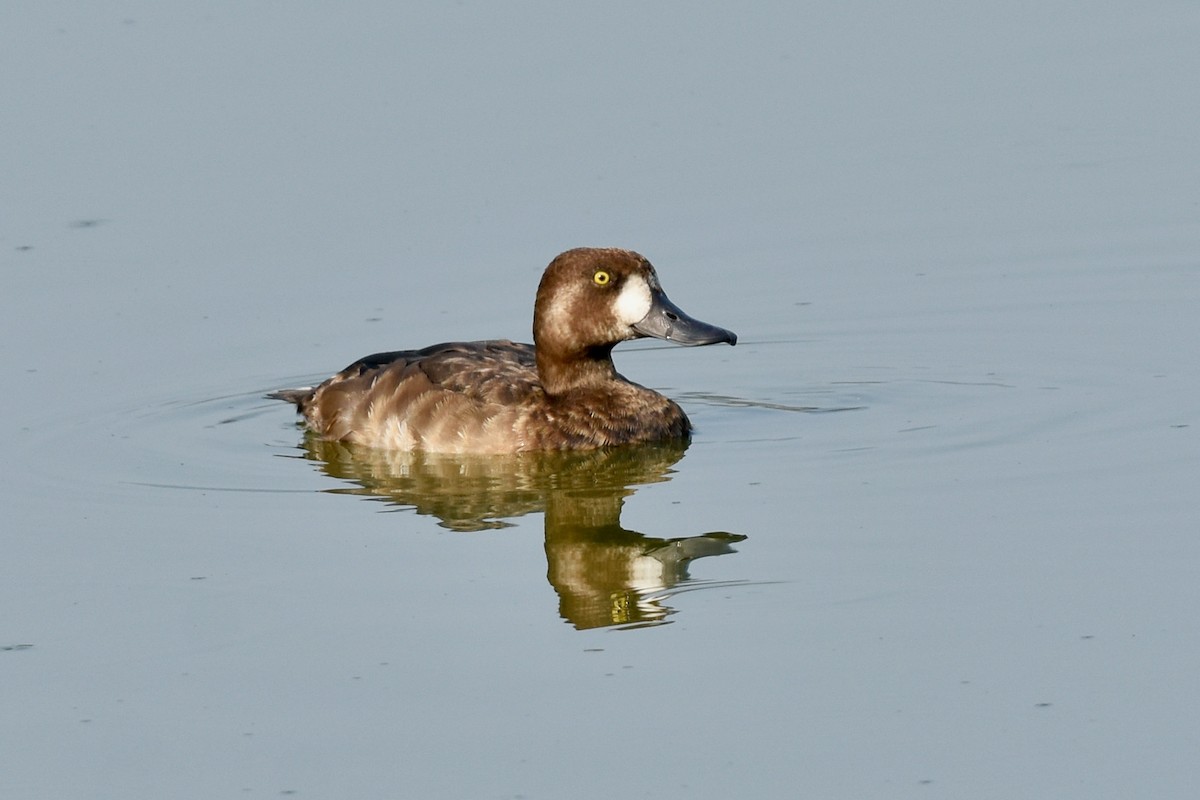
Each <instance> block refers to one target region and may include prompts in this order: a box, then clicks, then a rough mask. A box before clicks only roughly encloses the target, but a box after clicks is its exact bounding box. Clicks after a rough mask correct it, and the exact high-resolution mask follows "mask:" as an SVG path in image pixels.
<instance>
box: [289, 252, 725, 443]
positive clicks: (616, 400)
mask: <svg viewBox="0 0 1200 800" xmlns="http://www.w3.org/2000/svg"><path fill="white" fill-rule="evenodd" d="M642 336H654V337H656V338H660V339H665V340H667V341H674V342H678V343H680V344H692V345H696V344H713V343H716V342H728V343H729V344H734V343H736V341H737V337H736V336H735V335H734V334H733V333H731V332H729V331H727V330H724V329H723V328H718V327H716V326H713V325H708V324H706V323H703V322H699V321H698V320H694V319H692V318H691V317H689V316H687V315H686V314H684V313H683V312H682V311H681V310H680V309H679V308H678V307H676V306H675V305H674V304H672V303H671V301H670V300H668V299H667V297H666V295H665V294H664V293H663V291H662V287H661V286H660V285H659V282H658V276H657V275H656V274H655V272H654V268H653V267H652V266H651V265H650V262H649V261H647V260H646V259H645V258H643V257H642V256H640V255H638V254H637V253H634V252H631V251H628V250H618V249H596V248H580V249H577V250H568V251H567V252H565V253H563V254H562V255H560V256H558V257H557V258H555V259H554V261H552V262H550V265H549V266H548V267H547V268H546V271H545V273H544V274H543V276H542V281H541V284H540V285H539V287H538V292H537V300H536V302H535V305H534V320H533V340H534V344H532V345H529V344H517V343H514V342H509V341H498V340H497V341H484V342H451V343H447V344H439V345H434V346H432V347H427V348H425V349H423V350H402V351H395V352H389V353H377V354H375V355H371V356H367V357H366V358H363V359H360V360H359V361H356V362H354V363H353V364H351V365H350V366H348V367H347V368H346V369H344V370H342V371H341V372H339V373H338V374H337V375H334V376H333V377H332V378H330V379H329V380H327V381H325V382H324V383H322V384H321V385H319V386H317V387H316V388H314V389H285V390H282V391H279V392H276V393H274V394H272V395H271V396H272V397H276V398H278V399H281V400H287V401H289V402H292V403H295V404H296V407H297V410H298V411H299V412H300V413H301V414H303V415H304V417H305V420H306V421H307V423H308V426H309V427H310V428H312V429H313V430H314V431H315V432H317V433H318V434H320V435H321V436H323V437H324V438H327V439H331V440H337V441H345V442H352V443H357V444H363V445H367V446H371V447H382V448H392V449H400V450H424V451H429V452H443V453H511V452H520V451H525V450H568V449H590V448H596V447H606V446H610V445H621V444H632V443H638V442H654V441H666V440H673V439H682V438H685V437H687V435H688V433H689V432H690V431H691V423H690V422H689V421H688V418H687V415H685V414H684V413H683V409H681V408H680V407H679V406H678V405H677V404H676V403H674V402H673V401H671V400H669V399H667V398H666V397H663V396H662V395H660V394H658V393H657V392H654V391H652V390H650V389H647V388H645V387H643V386H639V385H638V384H636V383H633V382H631V381H628V380H626V379H625V378H624V377H622V376H621V375H619V374H618V373H617V371H616V368H615V367H614V366H613V362H612V349H613V347H614V346H615V345H617V344H618V343H619V342H622V341H626V340H628V339H635V338H639V337H642Z"/></svg>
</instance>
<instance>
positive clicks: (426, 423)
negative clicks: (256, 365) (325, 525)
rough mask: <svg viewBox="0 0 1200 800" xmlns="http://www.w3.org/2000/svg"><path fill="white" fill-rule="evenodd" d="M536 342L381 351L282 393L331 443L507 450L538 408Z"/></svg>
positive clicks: (495, 342)
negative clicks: (520, 414)
mask: <svg viewBox="0 0 1200 800" xmlns="http://www.w3.org/2000/svg"><path fill="white" fill-rule="evenodd" d="M541 394H542V390H541V387H540V386H539V385H538V379H537V367H536V364H535V360H534V349H533V345H528V344H517V343H515V342H509V341H485V342H447V343H445V344H437V345H433V346H432V347H426V348H423V349H421V350H397V351H394V352H388V353H375V354H374V355H369V356H367V357H365V358H361V359H359V360H358V361H355V362H354V363H353V364H351V365H350V366H348V367H346V368H345V369H344V370H342V371H341V372H339V373H338V374H336V375H334V376H333V377H332V378H330V379H329V380H327V381H325V382H324V383H322V384H321V385H320V386H317V387H316V388H315V389H311V390H299V391H294V392H290V393H281V394H280V396H281V397H283V399H286V400H290V401H292V402H294V403H295V404H296V406H297V408H298V410H299V411H300V413H302V414H303V415H304V417H305V419H306V420H307V421H308V425H309V427H310V428H312V429H313V430H314V431H316V432H317V433H319V434H320V435H321V436H323V437H325V438H327V439H335V440H338V441H347V442H354V443H358V444H365V445H369V446H372V447H385V448H392V449H398V450H415V449H420V450H430V451H436V452H466V451H470V452H508V451H512V450H515V449H520V448H519V447H516V446H514V445H513V443H512V428H513V422H514V421H515V419H516V416H517V411H518V409H522V408H529V407H531V406H535V405H537V404H538V403H539V402H540V400H539V398H540V395H541Z"/></svg>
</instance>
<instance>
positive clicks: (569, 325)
mask: <svg viewBox="0 0 1200 800" xmlns="http://www.w3.org/2000/svg"><path fill="white" fill-rule="evenodd" d="M644 336H653V337H654V338H656V339H663V340H665V341H668V342H675V343H676V344H682V345H704V344H716V343H718V342H728V343H729V344H731V345H732V344H737V335H736V334H734V333H733V332H732V331H727V330H725V329H724V328H718V327H717V326H716V325H710V324H708V323H707V322H701V321H700V320H698V319H694V318H692V317H690V316H688V315H687V314H685V313H684V312H683V311H682V310H681V309H680V308H679V306H677V305H675V304H674V303H672V302H671V301H670V299H669V298H668V297H667V295H666V293H665V292H664V291H663V289H662V285H661V284H660V283H659V282H658V275H657V273H655V271H654V267H653V266H651V264H650V262H649V261H648V260H646V258H645V257H644V256H641V255H639V254H638V253H634V252H632V251H630V250H619V249H616V248H593V247H581V248H578V249H575V250H568V251H567V252H565V253H563V254H561V255H560V256H558V257H557V258H555V259H554V260H553V261H551V262H550V266H548V267H546V272H545V274H543V275H542V282H541V285H539V286H538V292H537V302H536V304H535V306H534V311H533V341H534V343H535V344H536V345H537V349H538V356H539V358H538V361H539V365H540V364H541V362H542V360H543V356H546V357H552V358H555V359H561V360H573V359H578V358H583V357H589V356H590V357H592V358H595V357H598V356H599V357H602V358H605V359H606V358H607V357H608V353H609V352H610V351H611V350H612V348H613V346H614V345H616V344H617V343H619V342H623V341H626V340H628V339H639V338H641V337H644Z"/></svg>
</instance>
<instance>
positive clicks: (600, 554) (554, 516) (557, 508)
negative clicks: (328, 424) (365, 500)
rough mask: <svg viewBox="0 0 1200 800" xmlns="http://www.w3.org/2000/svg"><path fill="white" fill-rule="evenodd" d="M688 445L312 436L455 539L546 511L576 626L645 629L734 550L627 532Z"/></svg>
mask: <svg viewBox="0 0 1200 800" xmlns="http://www.w3.org/2000/svg"><path fill="white" fill-rule="evenodd" d="M686 449H687V444H686V443H682V442H680V443H671V444H659V445H643V446H638V447H624V448H620V449H614V450H593V451H586V452H573V453H557V452H556V453H519V454H515V455H506V456H446V455H436V454H428V453H401V452H392V451H385V450H372V449H369V448H357V447H353V446H348V445H344V444H340V443H338V442H328V441H324V440H322V439H319V438H317V437H316V436H313V435H311V434H310V435H308V436H307V437H306V438H305V442H304V450H305V454H306V456H307V457H308V458H309V459H311V460H313V461H316V462H318V463H319V464H320V465H321V470H322V471H323V472H325V474H327V475H330V476H332V477H334V478H339V479H342V480H346V481H350V482H352V483H354V484H355V485H354V486H353V487H348V488H343V489H338V490H336V491H338V492H340V493H346V494H358V495H367V496H371V497H375V498H378V499H380V500H383V501H386V502H389V503H394V504H396V505H399V506H405V507H411V508H414V509H416V511H417V513H419V514H428V515H432V516H435V517H437V518H438V519H439V520H440V523H439V524H440V525H442V527H445V528H450V529H451V530H456V531H478V530H485V529H488V528H501V527H506V526H507V525H509V524H510V523H507V522H505V521H504V520H505V519H506V518H511V517H517V516H521V515H523V514H528V513H530V512H533V511H542V512H544V514H545V523H546V561H547V564H548V569H547V573H546V576H547V578H548V579H549V581H550V584H551V585H552V586H553V587H554V590H555V591H556V592H557V593H558V597H559V604H558V606H559V613H560V614H561V615H562V617H563V618H564V619H566V620H567V621H568V622H570V623H571V624H572V625H574V626H575V627H576V628H579V629H584V628H598V627H602V626H606V625H622V626H631V627H637V626H642V625H653V624H658V623H661V622H663V621H665V620H666V618H667V616H668V615H670V614H671V613H672V609H671V608H669V607H668V606H667V605H665V603H664V601H665V600H666V598H667V597H669V596H670V594H671V589H672V587H675V586H677V585H678V584H679V583H681V582H683V581H686V580H688V579H689V578H688V565H689V564H690V563H691V562H692V561H693V560H695V559H697V558H703V557H704V556H715V555H722V554H725V553H732V552H735V551H734V550H733V548H732V547H731V546H730V545H731V544H732V543H733V542H738V541H741V540H742V539H745V538H746V537H745V536H741V535H739V534H735V533H727V532H724V531H713V532H710V533H704V534H700V535H696V536H688V537H682V538H671V539H668V538H658V537H652V536H646V535H644V534H641V533H638V532H637V531H631V530H627V529H625V528H623V527H621V506H622V505H623V504H624V502H625V498H626V497H628V496H630V495H632V494H633V493H634V492H635V491H636V487H637V486H640V485H642V484H647V483H658V482H660V481H666V480H670V478H669V476H670V474H671V467H672V466H673V465H674V464H675V462H677V461H678V460H679V459H680V458H681V457H682V456H683V453H684V451H685V450H686Z"/></svg>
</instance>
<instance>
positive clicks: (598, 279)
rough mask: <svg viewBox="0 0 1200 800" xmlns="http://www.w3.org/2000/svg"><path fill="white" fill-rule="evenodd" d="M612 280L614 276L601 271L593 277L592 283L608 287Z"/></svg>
mask: <svg viewBox="0 0 1200 800" xmlns="http://www.w3.org/2000/svg"><path fill="white" fill-rule="evenodd" d="M611 280H612V276H611V275H609V274H608V273H607V272H605V271H604V270H600V271H599V272H597V273H596V274H595V275H593V276H592V281H593V282H594V283H595V284H596V285H597V286H607V285H608V282H609V281H611Z"/></svg>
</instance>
